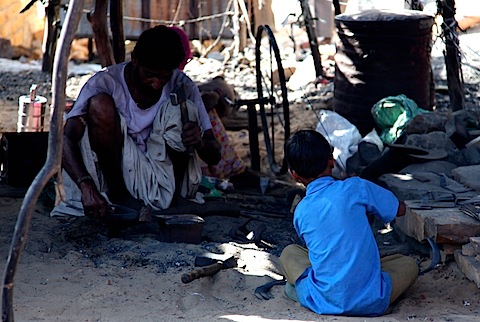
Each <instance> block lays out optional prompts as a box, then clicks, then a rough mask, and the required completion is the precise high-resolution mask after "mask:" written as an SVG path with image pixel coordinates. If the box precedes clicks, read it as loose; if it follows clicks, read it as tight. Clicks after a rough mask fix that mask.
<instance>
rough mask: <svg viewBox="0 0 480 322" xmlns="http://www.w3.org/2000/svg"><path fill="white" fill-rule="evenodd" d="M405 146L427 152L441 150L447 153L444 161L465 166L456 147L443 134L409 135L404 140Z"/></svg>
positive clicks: (439, 132) (436, 132)
mask: <svg viewBox="0 0 480 322" xmlns="http://www.w3.org/2000/svg"><path fill="white" fill-rule="evenodd" d="M405 143H406V144H407V145H413V146H418V147H422V148H424V149H428V150H434V149H441V150H445V151H447V154H448V156H447V158H445V161H448V162H451V163H454V164H456V165H457V166H458V165H465V161H464V160H463V156H462V154H461V153H460V150H459V149H458V148H457V147H456V145H455V144H454V143H453V142H452V141H451V140H450V138H449V137H448V136H447V134H446V133H445V132H442V131H434V132H430V133H427V134H410V135H408V136H407V138H406V142H405Z"/></svg>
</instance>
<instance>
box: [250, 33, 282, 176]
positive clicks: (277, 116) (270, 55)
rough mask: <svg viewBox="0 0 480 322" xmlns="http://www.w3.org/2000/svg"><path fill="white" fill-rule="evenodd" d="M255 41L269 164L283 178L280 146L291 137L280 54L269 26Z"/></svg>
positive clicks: (261, 111)
mask: <svg viewBox="0 0 480 322" xmlns="http://www.w3.org/2000/svg"><path fill="white" fill-rule="evenodd" d="M255 38H256V45H255V57H256V78H257V94H258V98H259V104H258V105H259V112H260V117H261V121H262V130H263V135H264V138H265V147H266V151H267V156H268V163H269V165H270V170H271V171H272V172H273V173H274V174H275V175H282V174H285V173H286V172H287V169H288V168H287V162H286V160H285V158H284V157H283V144H284V142H285V141H286V140H287V139H288V138H289V137H290V110H289V103H288V97H287V86H286V81H285V73H284V70H283V67H282V60H281V58H280V51H279V50H278V45H277V42H276V40H275V37H274V35H273V32H272V30H271V29H270V27H269V26H267V25H261V26H259V27H258V29H257V35H256V37H255ZM261 98H263V99H261Z"/></svg>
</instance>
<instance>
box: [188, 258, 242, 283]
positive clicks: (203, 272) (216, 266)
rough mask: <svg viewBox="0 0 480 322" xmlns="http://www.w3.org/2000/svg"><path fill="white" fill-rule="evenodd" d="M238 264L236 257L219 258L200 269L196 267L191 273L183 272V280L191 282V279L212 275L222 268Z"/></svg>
mask: <svg viewBox="0 0 480 322" xmlns="http://www.w3.org/2000/svg"><path fill="white" fill-rule="evenodd" d="M236 266H237V260H236V259H235V257H233V256H231V257H229V258H227V259H226V260H224V261H221V260H219V261H217V262H216V263H213V264H210V265H207V266H204V267H201V268H198V269H194V270H193V271H190V272H189V273H186V274H183V275H182V282H183V283H185V284H187V283H190V282H191V281H194V280H196V279H197V278H200V277H205V276H212V275H215V274H216V273H218V272H219V271H220V270H222V269H227V268H233V267H236Z"/></svg>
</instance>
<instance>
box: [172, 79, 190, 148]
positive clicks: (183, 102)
mask: <svg viewBox="0 0 480 322" xmlns="http://www.w3.org/2000/svg"><path fill="white" fill-rule="evenodd" d="M170 101H171V102H172V104H173V105H179V106H180V115H181V120H182V125H185V124H186V123H187V122H188V121H189V119H188V109H187V95H186V93H185V85H184V84H181V85H179V86H178V87H177V88H176V89H175V90H174V91H173V92H172V93H170ZM187 151H188V152H189V153H190V154H191V153H193V149H192V147H188V149H187Z"/></svg>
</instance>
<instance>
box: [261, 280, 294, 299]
mask: <svg viewBox="0 0 480 322" xmlns="http://www.w3.org/2000/svg"><path fill="white" fill-rule="evenodd" d="M286 282H287V281H286V280H285V279H283V280H273V281H271V282H268V283H265V284H263V285H260V286H259V287H257V288H256V289H255V296H256V297H257V299H259V300H270V299H273V295H272V293H270V290H271V288H272V287H274V286H275V285H285V283H286Z"/></svg>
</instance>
